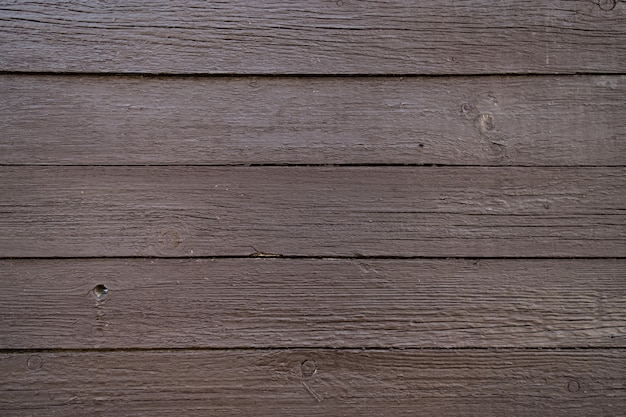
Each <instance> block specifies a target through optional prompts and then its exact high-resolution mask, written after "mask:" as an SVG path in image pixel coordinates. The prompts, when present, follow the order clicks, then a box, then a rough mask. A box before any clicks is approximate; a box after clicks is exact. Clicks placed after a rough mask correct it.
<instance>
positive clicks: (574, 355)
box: [0, 349, 626, 417]
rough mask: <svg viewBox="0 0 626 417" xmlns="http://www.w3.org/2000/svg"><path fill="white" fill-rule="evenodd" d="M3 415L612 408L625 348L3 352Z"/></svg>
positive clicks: (579, 411)
mask: <svg viewBox="0 0 626 417" xmlns="http://www.w3.org/2000/svg"><path fill="white" fill-rule="evenodd" d="M0 373H2V375H3V378H1V379H0V412H2V415H3V416H49V415H50V414H51V413H59V414H60V415H63V416H66V417H71V416H81V417H82V416H84V415H85V414H89V415H101V416H119V415H120V414H122V415H125V416H145V415H151V416H174V415H176V416H179V415H181V412H182V413H183V414H184V415H185V416H205V415H207V414H212V415H214V414H219V415H237V416H240V415H263V416H265V415H268V416H269V415H271V416H276V415H285V416H293V415H299V416H300V415H304V416H309V415H310V416H314V415H339V414H341V415H355V416H356V415H376V416H397V415H417V416H421V415H423V416H432V415H446V416H480V417H485V416H494V417H495V416H502V415H507V416H509V415H512V416H518V415H519V416H522V415H523V416H531V415H532V416H536V415H550V416H566V417H572V416H581V417H583V416H584V417H588V416H590V415H593V416H611V417H613V416H617V415H621V414H622V413H623V411H624V410H625V409H626V395H625V394H626V392H625V390H626V352H625V351H624V350H623V349H619V350H617V349H616V350H610V351H605V350H586V351H576V350H568V351H558V350H557V351H497V350H496V351H489V350H483V351H472V350H461V351H457V350H451V351H429V350H421V351H420V350H417V351H352V350H346V351H333V350H283V351H263V350H261V351H259V350H230V351H220V350H214V351H200V352H191V351H170V352H168V351H160V352H155V351H151V352H145V351H144V352H119V351H118V352H59V353H53V352H41V353H19V354H17V353H11V354H0Z"/></svg>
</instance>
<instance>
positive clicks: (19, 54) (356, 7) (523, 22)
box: [0, 0, 626, 74]
mask: <svg viewBox="0 0 626 417" xmlns="http://www.w3.org/2000/svg"><path fill="white" fill-rule="evenodd" d="M0 15H1V18H0V34H1V36H0V39H2V41H1V42H0V70H4V71H56V72H85V71H87V72H125V73H228V74H231V73H239V74H244V73H245V74H250V73H264V74H265V73H270V74H274V73H290V74H293V73H299V74H301V73H305V74H354V73H360V74H477V73H528V72H534V73H575V72H603V73H612V72H623V71H624V63H625V62H626V31H625V30H624V27H626V4H625V3H624V2H622V1H615V0H602V1H599V2H597V1H588V0H578V1H563V0H546V1H542V2H537V1H530V0H526V1H517V0H506V1H494V0H472V1H464V2H458V1H454V0H444V1H436V2H409V1H400V0H398V1H367V2H363V1H359V2H357V1H354V0H338V1H335V0H329V1H327V0H310V1H307V2H297V3H294V2H292V1H263V2H260V1H249V0H238V1H231V2H219V3H218V2H205V1H198V0H195V1H194V0H185V1H179V2H176V3H172V2H170V1H167V0H159V1H154V2H151V3H150V6H149V7H147V6H146V4H145V2H143V1H139V0H134V1H107V2H104V1H99V2H94V1H91V0H81V1H78V0H76V1H62V2H61V1H45V2H44V1H26V0H19V1H8V0H2V2H1V3H0Z"/></svg>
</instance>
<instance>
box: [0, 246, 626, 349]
mask: <svg viewBox="0 0 626 417" xmlns="http://www.w3.org/2000/svg"><path fill="white" fill-rule="evenodd" d="M0 275H1V276H2V280H1V281H0V316H1V317H2V318H3V319H2V321H0V335H2V338H1V340H0V349H42V348H46V349H55V348H64V349H67V348H77V349H84V348H190V347H210V348H232V347H282V348H285V347H304V346H306V347H352V348H360V347H401V348H407V347H411V348H424V347H428V348H432V347H436V348H450V347H482V348H488V347H577V346H583V347H590V346H593V347H611V346H614V347H621V346H624V345H626V331H625V330H626V329H625V327H624V324H625V323H626V316H625V313H624V312H625V311H626V288H625V286H624V281H625V279H626V260H624V259H622V260H611V259H608V260H606V259H597V260H590V259H586V260H571V259H570V260H565V259H563V260H553V259H545V260H480V261H471V260H351V259H342V260H338V259H335V260H332V259H314V260H311V259H309V260H303V259H277V258H257V259H188V260H181V259H105V260H103V259H82V260H81V259H68V260H32V259H31V260H4V261H0ZM98 285H104V286H106V288H107V289H108V293H107V294H106V295H104V294H103V295H101V296H100V298H96V294H99V293H98V289H97V288H96V287H97V286H98ZM94 288H96V292H95V293H94V291H93V289H94Z"/></svg>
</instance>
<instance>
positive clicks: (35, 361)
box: [26, 355, 43, 371]
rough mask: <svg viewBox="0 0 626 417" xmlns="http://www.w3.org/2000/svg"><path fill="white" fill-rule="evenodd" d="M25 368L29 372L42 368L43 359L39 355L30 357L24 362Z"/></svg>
mask: <svg viewBox="0 0 626 417" xmlns="http://www.w3.org/2000/svg"><path fill="white" fill-rule="evenodd" d="M26 366H27V367H28V369H30V370H31V371H36V370H38V369H41V367H42V366H43V358H42V357H41V355H32V356H30V357H29V358H28V360H27V361H26Z"/></svg>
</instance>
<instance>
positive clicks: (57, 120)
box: [0, 75, 626, 166]
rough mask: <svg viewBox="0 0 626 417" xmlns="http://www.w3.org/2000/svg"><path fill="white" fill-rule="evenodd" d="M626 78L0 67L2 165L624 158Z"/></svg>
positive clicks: (589, 161) (624, 161)
mask: <svg viewBox="0 0 626 417" xmlns="http://www.w3.org/2000/svg"><path fill="white" fill-rule="evenodd" d="M625 96H626V77H624V76H580V77H489V78H484V77H458V78H457V77H453V78H428V77H426V78H423V77H417V78H414V77H409V78H387V77H380V78H379V77H373V78H369V77H368V78H354V79H350V80H347V79H346V78H289V77H287V78H267V77H233V78H230V77H211V78H195V77H189V78H171V77H166V78H161V77H157V78H139V77H84V76H80V77H79V76H77V77H59V76H13V75H0V97H2V99H1V100H0V126H2V128H3V134H2V135H1V136H0V164H71V165H90V164H98V165H116V164H117V165H145V164H154V165H159V164H161V165H173V164H205V165H218V164H268V163H278V164H293V163H299V164H329V163H333V164H346V163H347V164H360V163H396V164H398V163H399V164H451V165H485V164H487V165H579V166H580V165H626V140H624V139H625V138H626V118H624V117H623V116H624V114H626V102H625V101H624V97H625Z"/></svg>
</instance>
